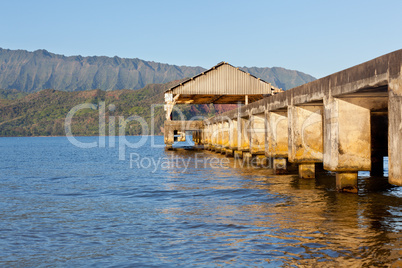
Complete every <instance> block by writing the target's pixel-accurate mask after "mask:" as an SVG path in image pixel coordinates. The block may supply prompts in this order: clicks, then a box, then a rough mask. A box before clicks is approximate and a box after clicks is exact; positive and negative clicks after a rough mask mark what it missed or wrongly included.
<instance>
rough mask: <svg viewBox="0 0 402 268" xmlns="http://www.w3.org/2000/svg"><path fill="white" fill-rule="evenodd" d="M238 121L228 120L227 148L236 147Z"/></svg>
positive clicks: (234, 148)
mask: <svg viewBox="0 0 402 268" xmlns="http://www.w3.org/2000/svg"><path fill="white" fill-rule="evenodd" d="M237 126H238V122H237V120H236V119H234V120H231V121H229V149H230V150H232V151H234V150H237V149H238V137H239V132H238V127H237Z"/></svg>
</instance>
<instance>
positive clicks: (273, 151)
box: [265, 111, 288, 173]
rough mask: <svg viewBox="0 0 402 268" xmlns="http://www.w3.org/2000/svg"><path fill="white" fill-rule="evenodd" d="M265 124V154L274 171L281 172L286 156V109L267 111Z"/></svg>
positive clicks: (284, 165)
mask: <svg viewBox="0 0 402 268" xmlns="http://www.w3.org/2000/svg"><path fill="white" fill-rule="evenodd" d="M266 124H267V126H266V129H267V135H266V139H265V156H266V157H268V158H269V159H270V161H271V163H272V168H273V169H274V171H275V172H276V173H283V172H284V171H286V169H287V166H286V162H287V161H286V159H287V158H288V113H287V111H277V112H267V113H266Z"/></svg>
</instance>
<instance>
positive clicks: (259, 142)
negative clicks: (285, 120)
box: [250, 114, 266, 155]
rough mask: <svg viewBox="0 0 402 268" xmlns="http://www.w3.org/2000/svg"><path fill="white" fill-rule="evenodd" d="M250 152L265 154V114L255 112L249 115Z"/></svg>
mask: <svg viewBox="0 0 402 268" xmlns="http://www.w3.org/2000/svg"><path fill="white" fill-rule="evenodd" d="M250 120H251V121H250V153H251V154H256V155H257V154H262V155H264V154H265V132H266V131H265V116H264V114H256V115H252V116H250Z"/></svg>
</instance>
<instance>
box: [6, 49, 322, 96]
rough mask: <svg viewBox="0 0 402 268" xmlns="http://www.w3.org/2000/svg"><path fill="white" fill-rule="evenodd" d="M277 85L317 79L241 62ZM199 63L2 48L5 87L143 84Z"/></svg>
mask: <svg viewBox="0 0 402 268" xmlns="http://www.w3.org/2000/svg"><path fill="white" fill-rule="evenodd" d="M240 69H242V70H244V71H246V72H249V73H251V74H252V75H254V76H256V77H259V78H261V79H263V80H265V81H267V82H270V83H272V85H274V86H276V87H280V88H283V89H285V90H286V89H289V88H292V87H295V86H298V85H301V84H304V83H307V82H311V81H313V80H315V78H314V77H312V76H311V75H308V74H305V73H302V72H300V71H296V70H288V69H285V68H282V67H272V68H269V67H265V68H264V67H240ZM205 70H206V69H205V68H203V67H200V66H196V67H192V66H178V65H171V64H166V63H159V62H155V61H145V60H142V59H139V58H120V57H118V56H114V57H107V56H86V57H84V56H81V55H75V56H64V55H60V54H54V53H51V52H49V51H47V50H45V49H39V50H35V51H33V52H30V51H27V50H22V49H19V50H11V49H4V48H0V88H1V89H6V90H10V89H17V90H19V91H22V92H28V93H32V92H37V91H40V90H43V89H47V88H52V89H55V90H60V91H82V90H92V89H101V90H120V89H135V90H137V89H141V88H143V87H145V86H146V85H147V84H164V83H168V82H170V81H174V80H180V79H184V78H188V77H192V76H194V75H197V74H199V73H201V72H203V71H205Z"/></svg>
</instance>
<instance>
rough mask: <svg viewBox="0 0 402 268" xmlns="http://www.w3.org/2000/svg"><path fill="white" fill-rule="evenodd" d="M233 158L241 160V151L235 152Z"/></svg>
mask: <svg viewBox="0 0 402 268" xmlns="http://www.w3.org/2000/svg"><path fill="white" fill-rule="evenodd" d="M233 156H234V158H236V159H241V158H243V151H239V150H235V151H234V154H233Z"/></svg>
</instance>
